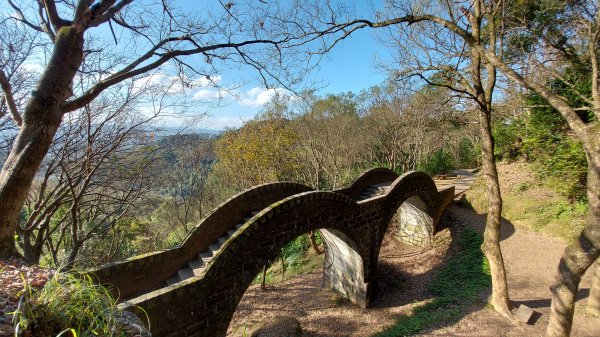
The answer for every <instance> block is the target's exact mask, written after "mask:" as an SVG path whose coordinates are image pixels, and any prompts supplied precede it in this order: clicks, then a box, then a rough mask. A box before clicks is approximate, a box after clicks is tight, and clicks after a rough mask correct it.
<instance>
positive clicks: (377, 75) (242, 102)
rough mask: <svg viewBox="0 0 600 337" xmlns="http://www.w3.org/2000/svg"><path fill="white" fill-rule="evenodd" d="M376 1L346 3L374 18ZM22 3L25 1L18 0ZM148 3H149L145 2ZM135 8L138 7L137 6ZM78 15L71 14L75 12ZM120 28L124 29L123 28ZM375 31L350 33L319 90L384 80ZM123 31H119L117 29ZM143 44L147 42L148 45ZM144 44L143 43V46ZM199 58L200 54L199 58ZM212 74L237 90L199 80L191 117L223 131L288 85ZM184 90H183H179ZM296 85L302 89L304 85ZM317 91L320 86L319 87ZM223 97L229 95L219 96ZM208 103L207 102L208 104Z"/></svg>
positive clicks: (161, 78) (187, 5) (103, 32)
mask: <svg viewBox="0 0 600 337" xmlns="http://www.w3.org/2000/svg"><path fill="white" fill-rule="evenodd" d="M371 1H374V2H375V3H376V4H380V3H381V0H355V1H352V2H351V1H347V2H344V3H345V4H346V5H349V6H354V7H355V11H356V15H357V16H361V17H369V18H371V17H372V16H373V15H372V13H371V9H370V6H371V5H370V3H371ZM17 3H19V2H18V1H17ZM34 3H35V1H24V2H23V3H22V5H21V4H20V6H22V9H23V10H24V11H25V13H26V14H30V15H31V17H33V18H35V15H34V9H35V6H34V5H33V4H34ZM142 3H143V1H142ZM175 4H177V5H180V6H182V8H183V9H185V10H189V11H190V13H193V12H200V13H202V9H203V8H204V9H205V8H206V7H205V6H217V8H220V7H219V6H220V5H219V4H218V2H217V1H210V2H208V3H207V2H199V1H196V0H181V1H177V2H175ZM132 6H133V5H132ZM0 12H2V13H3V14H2V16H7V15H14V13H13V10H12V9H11V8H9V7H8V6H7V5H6V4H5V3H2V4H0ZM71 14H72V13H69V15H71ZM117 28H118V27H117ZM94 31H95V32H97V34H98V35H96V36H97V37H98V38H101V39H108V40H109V45H111V43H112V35H110V30H108V27H106V26H102V27H99V28H96V29H95V30H94ZM375 33H376V32H375V31H374V30H366V29H365V30H361V31H357V32H354V33H353V34H352V35H351V36H350V37H348V38H347V39H345V40H344V41H342V42H341V43H339V44H338V45H337V46H336V47H335V48H333V50H331V51H330V52H329V53H328V54H327V55H326V56H325V57H324V58H323V59H322V60H321V62H320V64H319V66H318V68H316V69H315V70H314V71H313V73H311V74H310V78H311V82H315V83H317V84H318V86H317V87H316V89H317V94H319V95H322V96H324V95H327V94H337V93H344V92H348V91H352V92H355V93H358V92H359V91H361V90H362V89H367V88H369V87H371V86H374V85H377V84H380V83H381V82H382V81H383V80H384V79H385V74H384V73H383V71H382V70H379V69H377V68H376V67H375V66H373V63H374V59H375V56H376V55H378V56H380V57H385V55H386V52H385V48H383V47H382V46H381V45H380V44H379V43H378V42H377V41H376V40H375V36H374V34H375ZM117 35H118V31H117ZM127 47H128V46H127V45H123V44H119V45H117V46H115V48H127ZM142 47H143V46H142ZM137 48H140V46H137ZM196 57H198V56H196ZM190 61H191V63H192V64H193V63H194V62H198V63H203V62H204V61H203V60H202V59H196V60H194V57H191V58H190ZM43 63H44V61H43V60H42V61H40V62H39V63H28V64H26V65H25V66H27V67H29V69H30V70H31V71H37V72H41V71H42V70H43V69H44V67H45V64H43ZM211 78H213V79H214V80H216V82H218V83H219V84H220V85H222V86H224V87H228V88H231V87H236V88H235V89H233V90H232V92H233V93H234V94H235V95H231V94H226V95H223V94H221V95H219V91H218V89H216V88H212V87H210V86H208V83H202V79H199V80H198V81H196V82H197V84H198V87H197V88H194V89H193V90H189V91H185V92H186V93H187V94H188V95H189V96H190V98H191V101H194V102H196V103H197V102H202V103H201V104H200V105H198V106H194V107H192V108H191V109H190V110H189V111H188V115H198V114H203V113H208V115H209V117H207V118H205V119H204V120H202V122H200V124H199V125H198V127H199V128H204V129H212V130H222V129H223V128H226V127H239V126H241V125H242V124H243V122H245V121H248V120H250V119H252V118H253V117H254V116H255V115H256V114H257V113H258V112H259V111H261V109H262V108H263V106H264V104H265V103H267V102H268V101H269V99H270V97H272V96H273V95H274V93H275V92H277V91H282V90H283V89H282V88H271V89H267V88H264V86H263V84H262V82H261V81H259V80H258V74H257V73H256V71H254V70H252V69H250V68H249V67H237V66H235V65H232V66H231V67H229V68H227V69H222V73H218V74H211ZM147 81H148V83H154V84H158V83H160V84H165V83H166V84H167V85H169V84H172V83H171V82H173V75H167V73H161V72H160V70H159V72H157V73H155V74H152V75H146V76H144V77H142V78H140V79H137V80H136V85H138V86H140V87H142V86H144V85H146V84H144V83H146V82H147ZM178 88H179V89H178ZM181 89H182V86H181V85H179V87H177V86H175V87H173V86H171V87H169V88H168V89H167V90H174V91H177V90H179V91H180V92H184V90H181ZM294 89H296V90H298V91H301V90H302V89H309V88H302V87H300V88H299V87H295V88H294ZM313 89H314V87H313ZM219 96H224V97H225V98H223V99H221V100H218V99H217V98H218V97H219ZM204 102H206V103H207V104H204ZM186 123H189V120H187V119H175V118H174V117H172V116H167V117H164V118H163V119H162V124H163V125H166V126H181V125H185V124H186Z"/></svg>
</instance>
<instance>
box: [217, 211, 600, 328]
mask: <svg viewBox="0 0 600 337" xmlns="http://www.w3.org/2000/svg"><path fill="white" fill-rule="evenodd" d="M444 221H445V222H446V223H449V224H452V226H457V225H461V224H462V225H465V226H469V227H473V228H475V229H477V230H481V229H482V228H483V224H484V221H485V218H484V216H483V215H480V214H477V213H476V212H475V211H473V210H472V209H467V208H462V207H458V206H452V207H451V208H450V209H449V210H448V211H447V215H446V216H445V218H444ZM502 234H503V241H502V248H503V251H504V256H505V261H506V264H507V266H508V267H507V268H508V277H509V286H510V295H511V298H512V300H513V301H514V302H515V306H518V305H519V304H525V305H527V306H529V307H531V308H533V309H534V310H535V311H536V315H535V316H534V321H535V322H534V324H533V325H514V324H512V323H509V322H507V321H506V320H504V319H503V318H502V317H501V316H500V315H498V314H496V313H495V312H494V311H493V310H491V309H489V308H486V307H485V303H484V301H482V302H481V303H479V304H477V305H474V306H473V308H471V310H470V312H468V313H466V314H465V316H464V317H463V318H462V319H461V320H460V321H458V322H457V323H456V324H453V325H450V326H440V327H435V328H433V329H431V331H425V332H424V333H423V334H422V336H528V337H529V336H542V335H543V333H544V330H545V327H546V324H547V322H548V313H549V305H550V300H549V299H550V292H549V286H550V284H551V282H552V279H553V275H554V272H555V270H556V266H557V265H558V261H559V259H560V255H561V254H562V251H563V249H564V246H565V244H564V243H563V242H561V241H559V240H557V239H554V238H551V237H549V236H546V235H544V234H540V233H535V232H530V231H527V230H525V229H521V228H515V227H514V226H512V224H510V223H506V224H505V225H504V230H503V233H502ZM446 238H448V239H449V238H450V232H449V230H448V229H446V230H442V231H441V232H440V233H438V235H437V237H436V241H438V242H440V241H441V242H446V243H445V244H440V245H438V246H437V247H436V248H434V249H431V250H428V251H426V252H423V253H420V252H419V251H416V250H415V249H412V250H411V249H410V248H407V247H404V246H396V247H393V246H391V245H390V246H388V247H384V249H382V253H381V256H380V266H379V268H380V275H385V277H383V276H382V286H383V287H382V288H383V291H382V294H381V296H380V297H379V298H378V299H377V300H375V301H374V303H373V306H372V308H370V309H367V310H363V309H360V308H358V307H355V306H353V305H351V304H349V303H347V302H344V301H343V300H341V299H339V298H338V297H337V296H335V295H334V294H332V293H330V292H326V291H323V290H321V271H320V270H319V271H316V272H312V273H309V274H306V275H303V276H300V277H297V278H295V279H293V280H290V281H286V282H283V283H280V284H276V285H270V286H269V287H268V289H267V290H266V291H261V290H260V289H259V288H258V287H257V286H253V287H251V288H250V289H249V290H248V291H247V292H246V294H245V295H244V298H243V299H242V302H241V303H240V305H239V307H238V310H237V312H236V314H235V316H234V319H233V321H232V323H231V326H230V332H229V334H228V336H241V335H242V332H243V330H244V327H246V328H247V329H248V330H250V328H251V327H252V326H254V325H255V324H256V323H258V322H260V321H262V320H264V319H265V318H266V317H268V316H276V315H291V316H295V317H296V318H298V319H299V320H300V322H301V324H302V327H303V329H304V336H322V337H325V336H356V337H358V336H361V337H364V336H369V335H371V334H373V333H375V332H377V331H380V330H382V329H384V328H385V327H386V326H389V325H391V324H393V323H394V321H395V318H396V317H398V316H400V315H406V314H408V313H410V310H411V308H412V307H413V306H414V305H416V304H418V303H419V301H422V300H426V299H427V298H429V297H430V296H429V295H428V294H427V292H426V290H425V286H426V284H427V283H428V282H429V280H430V279H431V277H432V275H433V274H434V273H435V271H436V270H437V268H438V267H439V265H440V263H441V261H442V259H443V257H444V255H445V254H446V252H447V249H448V246H449V242H448V241H450V240H445V239H446ZM589 285H590V283H589V275H586V277H584V279H583V281H582V283H581V291H580V297H581V299H580V300H579V301H578V302H577V308H576V313H575V323H574V326H573V333H572V336H577V337H588V336H589V337H592V336H600V319H599V318H595V317H592V316H591V315H589V314H587V313H586V312H585V307H584V304H585V301H586V300H585V298H586V297H587V294H588V291H589Z"/></svg>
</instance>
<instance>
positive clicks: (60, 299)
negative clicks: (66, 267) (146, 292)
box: [13, 273, 120, 337]
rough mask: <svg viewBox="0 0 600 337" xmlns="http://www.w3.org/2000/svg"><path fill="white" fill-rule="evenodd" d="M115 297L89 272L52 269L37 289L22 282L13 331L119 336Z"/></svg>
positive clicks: (34, 333) (42, 334) (17, 333)
mask: <svg viewBox="0 0 600 337" xmlns="http://www.w3.org/2000/svg"><path fill="white" fill-rule="evenodd" d="M117 315H118V311H117V307H116V301H115V300H114V299H113V298H112V297H111V295H110V293H109V292H108V290H107V289H106V288H104V287H102V286H99V285H97V284H94V282H93V281H92V279H91V278H90V277H89V276H85V277H83V276H81V277H78V276H75V275H72V274H64V273H56V274H55V275H54V276H52V277H51V278H50V279H49V280H48V282H47V283H46V285H45V286H44V287H43V288H42V289H40V290H39V291H34V290H32V289H31V288H30V287H28V286H26V287H25V289H24V290H23V294H22V297H21V301H20V303H19V306H18V308H17V310H16V312H15V313H14V320H13V321H14V322H15V335H16V336H18V335H20V334H21V333H24V334H25V335H27V334H29V335H33V336H55V335H57V334H61V335H62V336H73V337H76V336H84V337H85V336H120V334H119V333H118V331H119V326H118V325H119V323H118V322H117V319H116V317H117Z"/></svg>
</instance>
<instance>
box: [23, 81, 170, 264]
mask: <svg viewBox="0 0 600 337" xmlns="http://www.w3.org/2000/svg"><path fill="white" fill-rule="evenodd" d="M118 89H120V90H114V91H112V90H111V91H112V92H111V93H112V95H109V94H106V93H105V94H103V95H102V96H101V97H100V98H99V99H98V100H96V101H95V102H94V103H90V104H88V105H86V106H85V107H84V108H83V109H81V110H80V111H78V113H77V114H69V115H67V116H66V117H67V120H65V122H64V123H63V125H62V126H61V127H60V128H59V130H58V132H57V137H56V138H55V140H54V142H53V143H52V145H51V147H50V150H49V153H48V155H47V156H46V160H45V161H44V163H43V165H42V169H41V171H40V174H39V175H38V176H37V178H36V179H34V182H33V185H32V188H31V190H30V193H29V196H28V198H27V201H26V205H25V212H24V216H23V217H22V221H20V223H19V226H18V227H17V232H18V233H19V236H20V238H21V239H20V240H19V245H20V246H21V248H22V250H23V253H24V257H25V258H26V259H27V260H28V261H30V262H33V263H38V262H39V260H40V257H41V256H42V253H43V252H44V251H45V252H47V253H49V254H50V255H51V256H52V258H53V261H54V263H55V264H56V265H57V266H58V265H66V266H72V265H73V264H74V263H75V261H76V259H77V256H78V254H79V251H80V250H81V248H82V247H83V245H84V244H85V242H87V241H89V240H90V239H92V238H94V237H95V236H98V235H100V234H102V233H105V232H107V231H109V230H111V229H112V228H113V226H114V225H115V224H116V223H117V222H118V221H119V220H120V219H121V218H123V217H124V216H126V215H128V214H129V211H130V209H131V206H132V205H133V204H134V202H136V200H137V199H138V198H139V197H140V195H141V193H142V192H144V191H145V190H147V188H148V184H146V179H147V176H148V174H147V172H146V167H147V166H148V165H150V164H151V163H152V162H153V161H154V160H155V156H154V154H155V153H156V152H157V149H156V147H150V145H149V143H150V141H151V139H150V138H149V137H148V136H147V133H146V131H147V127H148V124H149V122H150V121H152V120H153V119H154V118H155V117H156V116H158V115H159V112H160V111H155V112H153V113H150V114H146V115H144V114H140V113H139V112H137V111H136V110H135V109H134V108H133V107H132V105H134V103H135V101H136V99H135V97H132V96H136V95H138V94H139V93H138V94H133V93H132V88H131V87H129V88H125V87H123V86H119V88H118ZM143 146H145V147H143Z"/></svg>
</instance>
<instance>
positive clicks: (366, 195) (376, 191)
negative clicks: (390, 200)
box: [356, 181, 392, 201]
mask: <svg viewBox="0 0 600 337" xmlns="http://www.w3.org/2000/svg"><path fill="white" fill-rule="evenodd" d="M391 184H392V181H384V182H382V183H379V184H373V185H370V186H369V187H367V188H365V189H364V190H363V191H362V193H361V194H360V195H359V196H358V197H356V200H357V201H360V200H366V199H370V198H373V197H376V196H378V195H381V194H384V193H385V192H386V190H387V189H388V187H389V186H390V185H391Z"/></svg>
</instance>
